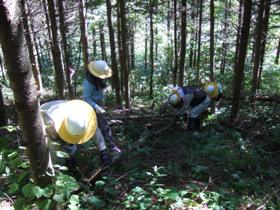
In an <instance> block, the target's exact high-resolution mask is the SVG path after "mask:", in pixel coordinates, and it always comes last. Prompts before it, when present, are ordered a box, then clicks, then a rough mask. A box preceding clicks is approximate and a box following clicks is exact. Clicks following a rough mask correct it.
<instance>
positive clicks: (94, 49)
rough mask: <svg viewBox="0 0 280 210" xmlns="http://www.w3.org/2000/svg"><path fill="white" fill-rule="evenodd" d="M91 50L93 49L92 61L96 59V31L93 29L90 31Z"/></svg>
mask: <svg viewBox="0 0 280 210" xmlns="http://www.w3.org/2000/svg"><path fill="white" fill-rule="evenodd" d="M92 40H93V41H92V49H93V52H92V57H93V59H96V57H97V44H96V31H95V28H93V29H92Z"/></svg>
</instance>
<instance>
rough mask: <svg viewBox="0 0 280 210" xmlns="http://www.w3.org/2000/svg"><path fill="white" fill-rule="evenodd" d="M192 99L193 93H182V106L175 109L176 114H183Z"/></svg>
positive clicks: (187, 109)
mask: <svg viewBox="0 0 280 210" xmlns="http://www.w3.org/2000/svg"><path fill="white" fill-rule="evenodd" d="M192 99H193V94H186V95H184V97H183V102H184V104H183V107H182V108H180V109H179V110H178V111H177V115H184V114H186V113H187V112H188V111H189V109H190V103H191V101H192Z"/></svg>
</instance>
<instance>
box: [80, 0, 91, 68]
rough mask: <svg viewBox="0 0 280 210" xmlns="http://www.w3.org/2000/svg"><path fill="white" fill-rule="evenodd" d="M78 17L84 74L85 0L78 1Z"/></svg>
mask: <svg viewBox="0 0 280 210" xmlns="http://www.w3.org/2000/svg"><path fill="white" fill-rule="evenodd" d="M78 2H79V17H80V30H81V43H82V57H83V65H84V71H85V72H86V71H87V69H88V67H87V65H88V63H89V54H88V40H87V28H86V18H85V6H84V5H85V0H79V1H78Z"/></svg>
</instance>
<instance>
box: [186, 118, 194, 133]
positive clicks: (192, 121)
mask: <svg viewBox="0 0 280 210" xmlns="http://www.w3.org/2000/svg"><path fill="white" fill-rule="evenodd" d="M195 122H196V118H189V122H188V127H187V131H189V132H193V131H195Z"/></svg>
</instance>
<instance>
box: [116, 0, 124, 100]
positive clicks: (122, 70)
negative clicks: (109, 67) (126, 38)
mask: <svg viewBox="0 0 280 210" xmlns="http://www.w3.org/2000/svg"><path fill="white" fill-rule="evenodd" d="M117 20H118V22H117V29H118V33H117V36H118V46H119V51H118V52H119V60H120V64H122V62H121V61H122V59H123V58H122V56H123V53H122V37H121V15H120V5H119V2H117ZM120 70H121V72H120V73H121V74H120V75H121V94H122V95H123V93H124V68H123V66H122V65H120Z"/></svg>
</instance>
